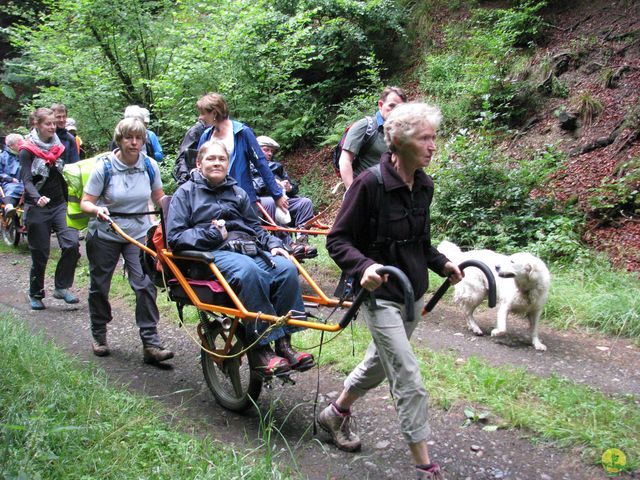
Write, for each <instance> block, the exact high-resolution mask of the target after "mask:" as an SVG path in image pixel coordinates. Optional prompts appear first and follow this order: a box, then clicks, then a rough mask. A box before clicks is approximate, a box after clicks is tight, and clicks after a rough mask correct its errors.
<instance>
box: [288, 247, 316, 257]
mask: <svg viewBox="0 0 640 480" xmlns="http://www.w3.org/2000/svg"><path fill="white" fill-rule="evenodd" d="M291 253H292V254H293V256H294V257H296V260H304V259H305V258H315V257H317V256H318V249H317V248H316V247H314V246H313V245H306V244H304V243H292V244H291Z"/></svg>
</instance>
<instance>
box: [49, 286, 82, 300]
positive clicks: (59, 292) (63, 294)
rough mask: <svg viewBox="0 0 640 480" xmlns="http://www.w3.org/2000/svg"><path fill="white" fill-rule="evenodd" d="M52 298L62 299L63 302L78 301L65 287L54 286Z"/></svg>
mask: <svg viewBox="0 0 640 480" xmlns="http://www.w3.org/2000/svg"><path fill="white" fill-rule="evenodd" d="M53 298H57V299H58V300H64V301H65V303H78V302H79V301H80V300H79V299H78V297H76V296H75V295H74V294H73V293H71V292H70V291H69V290H68V289H66V288H56V289H55V290H54V291H53Z"/></svg>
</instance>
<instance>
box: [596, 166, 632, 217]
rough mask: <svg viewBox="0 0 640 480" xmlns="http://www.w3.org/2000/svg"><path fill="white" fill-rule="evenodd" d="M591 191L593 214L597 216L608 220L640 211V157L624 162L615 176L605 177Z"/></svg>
mask: <svg viewBox="0 0 640 480" xmlns="http://www.w3.org/2000/svg"><path fill="white" fill-rule="evenodd" d="M591 192H592V193H593V196H590V197H589V205H590V207H591V208H592V211H591V214H592V215H593V216H595V217H597V218H601V219H603V220H604V221H608V220H612V219H614V218H617V217H619V216H620V215H623V214H629V215H637V214H638V213H640V195H639V194H638V193H639V192H640V158H639V157H635V158H632V159H631V160H629V161H627V162H624V163H623V164H622V165H620V167H619V168H618V169H617V172H616V174H615V175H614V176H613V177H605V178H603V179H602V182H601V183H600V186H599V187H597V188H594V189H592V190H591Z"/></svg>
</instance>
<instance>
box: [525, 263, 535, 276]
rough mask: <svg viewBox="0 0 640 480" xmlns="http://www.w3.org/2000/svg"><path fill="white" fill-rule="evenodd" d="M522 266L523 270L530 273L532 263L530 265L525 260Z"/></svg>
mask: <svg viewBox="0 0 640 480" xmlns="http://www.w3.org/2000/svg"><path fill="white" fill-rule="evenodd" d="M523 267H524V271H525V272H527V273H531V271H532V270H533V265H531V263H529V262H527V263H525V264H524V265H523Z"/></svg>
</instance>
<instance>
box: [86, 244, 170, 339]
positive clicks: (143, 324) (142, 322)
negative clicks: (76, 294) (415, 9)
mask: <svg viewBox="0 0 640 480" xmlns="http://www.w3.org/2000/svg"><path fill="white" fill-rule="evenodd" d="M121 254H122V258H124V264H125V268H126V269H127V277H128V279H129V285H130V286H131V289H132V290H133V293H135V296H136V324H137V325H138V328H139V329H140V339H141V340H142V343H143V345H145V346H152V347H161V346H162V344H161V342H160V337H159V336H158V328H157V325H158V320H159V319H160V313H159V312H158V306H157V305H156V287H155V286H154V285H153V282H152V281H151V279H150V278H149V276H148V275H146V274H145V273H144V272H143V271H142V266H141V265H140V249H139V248H138V247H137V246H135V245H134V244H132V243H128V242H127V243H120V242H114V241H113V240H104V239H101V238H98V237H97V235H96V234H93V235H92V234H88V235H87V258H88V259H89V276H90V278H91V282H90V285H89V316H90V318H91V333H92V335H93V337H94V338H95V339H96V340H100V339H101V336H103V335H106V333H107V323H109V322H110V321H111V319H112V316H111V305H110V304H109V290H110V289H111V279H112V278H113V272H114V271H115V269H116V267H117V266H118V260H119V259H120V255H121Z"/></svg>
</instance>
